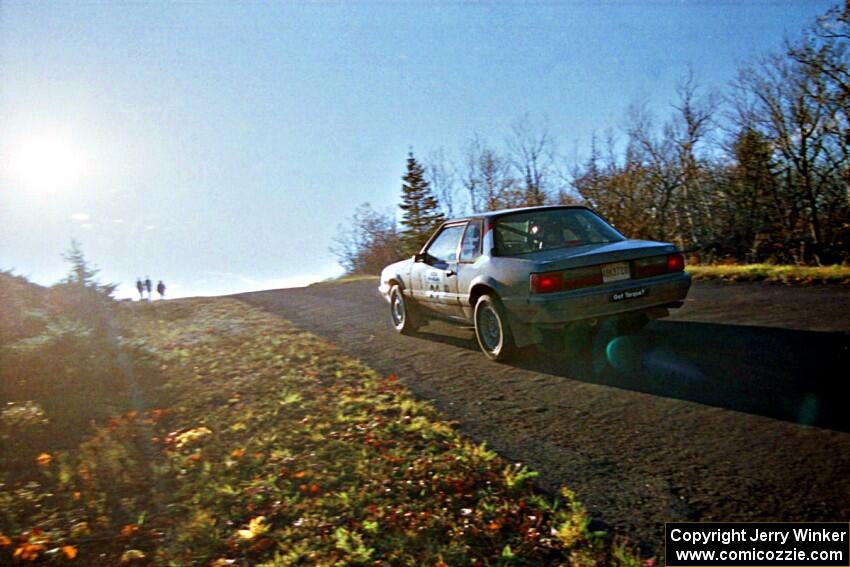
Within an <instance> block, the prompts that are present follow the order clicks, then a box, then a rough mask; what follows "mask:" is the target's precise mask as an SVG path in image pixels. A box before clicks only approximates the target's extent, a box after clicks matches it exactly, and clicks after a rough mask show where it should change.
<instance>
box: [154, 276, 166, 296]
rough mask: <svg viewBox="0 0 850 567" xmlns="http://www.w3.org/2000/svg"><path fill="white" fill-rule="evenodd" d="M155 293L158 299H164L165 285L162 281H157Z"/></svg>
mask: <svg viewBox="0 0 850 567" xmlns="http://www.w3.org/2000/svg"><path fill="white" fill-rule="evenodd" d="M156 292H157V293H158V294H159V298H160V299H164V298H165V284H164V283H163V281H162V280H159V283H158V284H156Z"/></svg>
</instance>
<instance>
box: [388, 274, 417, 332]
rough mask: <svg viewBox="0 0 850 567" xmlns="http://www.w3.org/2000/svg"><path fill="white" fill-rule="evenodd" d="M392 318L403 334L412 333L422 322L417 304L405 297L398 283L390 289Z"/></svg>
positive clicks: (397, 329) (397, 328) (395, 326)
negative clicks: (417, 310)
mask: <svg viewBox="0 0 850 567" xmlns="http://www.w3.org/2000/svg"><path fill="white" fill-rule="evenodd" d="M390 320H391V321H392V324H393V327H394V328H395V330H396V331H397V332H399V333H401V334H403V335H412V334H413V333H415V332H416V331H417V329H418V328H419V325H420V324H421V322H420V317H419V314H418V313H417V312H416V307H415V305H413V303H412V300H411V301H408V300H407V299H405V297H404V294H403V293H402V291H401V288H400V287H399V286H398V285H394V286H393V287H392V289H391V290H390Z"/></svg>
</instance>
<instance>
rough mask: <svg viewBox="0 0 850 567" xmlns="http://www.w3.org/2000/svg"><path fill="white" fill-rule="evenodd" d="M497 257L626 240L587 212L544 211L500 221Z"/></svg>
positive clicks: (576, 210) (497, 220)
mask: <svg viewBox="0 0 850 567" xmlns="http://www.w3.org/2000/svg"><path fill="white" fill-rule="evenodd" d="M494 230H495V240H496V255H497V256H518V255H520V254H530V253H532V252H540V251H542V250H553V249H556V248H567V247H571V246H581V245H583V244H599V243H603V242H619V241H620V240H625V239H624V237H623V235H622V234H620V233H619V232H617V231H616V230H615V229H614V228H613V227H612V226H611V225H609V224H608V223H606V222H605V221H604V220H602V219H601V218H599V216H597V215H596V214H594V213H593V212H591V211H589V210H587V209H543V210H536V211H529V212H527V213H513V214H509V215H505V216H503V217H499V218H498V219H496V224H495V229H494Z"/></svg>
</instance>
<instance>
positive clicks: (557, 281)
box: [531, 272, 564, 293]
mask: <svg viewBox="0 0 850 567" xmlns="http://www.w3.org/2000/svg"><path fill="white" fill-rule="evenodd" d="M563 289H564V274H562V273H561V272H549V273H548V274H531V293H552V292H555V291H563Z"/></svg>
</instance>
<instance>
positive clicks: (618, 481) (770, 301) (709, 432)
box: [238, 281, 850, 554]
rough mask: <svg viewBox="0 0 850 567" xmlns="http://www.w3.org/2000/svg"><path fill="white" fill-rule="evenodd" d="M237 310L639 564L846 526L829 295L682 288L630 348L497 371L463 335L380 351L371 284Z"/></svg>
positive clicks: (604, 347) (838, 360)
mask: <svg viewBox="0 0 850 567" xmlns="http://www.w3.org/2000/svg"><path fill="white" fill-rule="evenodd" d="M238 297H239V298H240V299H242V300H244V301H246V302H248V303H250V304H253V305H256V306H259V307H261V308H263V309H265V310H267V311H269V312H271V313H274V314H277V315H280V316H281V317H284V318H286V319H289V320H291V321H293V322H294V323H296V324H297V325H299V326H300V327H302V328H304V329H306V330H309V331H312V332H313V333H315V334H317V335H319V336H321V337H323V338H325V339H327V340H329V341H331V342H334V343H336V344H337V345H339V346H340V347H342V348H343V349H344V350H346V351H347V352H349V353H351V354H353V355H355V356H357V357H359V358H360V359H362V360H363V361H365V362H366V363H368V364H369V365H370V366H372V367H373V368H375V369H376V370H378V371H380V372H383V373H385V374H390V373H394V374H396V375H397V376H398V378H399V380H401V381H403V382H404V383H405V384H406V385H407V386H408V387H409V388H410V389H411V390H412V391H413V392H415V394H416V395H418V396H419V397H421V398H426V399H430V400H432V401H433V402H434V404H435V405H436V406H437V407H439V408H440V409H441V410H442V411H444V412H445V413H446V415H447V416H448V417H449V418H450V419H452V420H455V421H457V422H458V424H459V427H460V428H461V430H462V431H463V432H464V433H466V434H468V435H470V436H471V437H473V438H475V439H477V440H479V441H486V442H487V444H488V446H490V447H492V448H493V449H495V450H496V451H498V452H499V453H501V454H502V455H504V456H505V457H507V458H509V459H512V460H515V461H520V462H523V463H526V464H528V465H529V466H531V467H533V468H534V469H536V470H538V471H540V477H539V478H538V480H539V484H540V486H541V488H543V489H545V490H556V489H557V488H558V487H559V486H561V485H566V486H569V487H570V488H572V489H573V490H575V491H576V492H577V494H578V496H579V499H580V500H581V501H582V502H583V503H584V504H585V505H586V506H587V508H588V510H589V511H590V513H591V515H592V516H593V518H594V519H595V521H596V522H598V523H599V524H601V525H604V526H607V527H609V528H611V529H613V530H615V531H617V532H618V533H621V534H624V535H626V536H627V537H629V538H630V539H631V540H632V541H634V542H638V543H640V545H641V547H642V548H643V550H644V552H645V553H656V554H663V536H664V522H665V521H700V520H703V521H708V520H718V521H721V520H722V521H791V520H796V521H807V520H808V521H814V520H834V521H847V520H848V519H850V412H848V411H847V394H846V392H847V387H846V382H847V381H848V380H850V373H848V368H850V292H848V290H847V289H846V288H841V287H809V288H794V287H786V286H781V285H774V284H764V283H746V284H745V283H725V282H698V283H695V284H694V287H693V288H692V290H691V293H690V295H689V299H688V301H687V303H686V305H685V307H683V308H682V309H680V310H678V311H677V312H676V313H675V314H674V315H673V316H672V317H670V318H668V319H665V320H661V321H654V322H652V323H651V324H650V325H649V326H648V327H647V329H645V330H644V331H643V332H642V333H640V334H639V335H637V336H634V337H625V338H621V339H616V340H613V341H609V340H607V339H606V338H605V336H604V335H605V333H602V336H601V337H600V338H599V339H598V340H596V341H595V342H593V343H591V342H590V341H584V343H582V342H581V341H577V343H576V344H575V345H574V346H573V347H572V348H570V352H569V353H568V354H567V355H566V356H555V355H551V354H545V353H540V352H537V351H536V350H535V349H526V351H524V352H523V353H522V354H521V356H520V357H519V359H518V360H517V361H516V362H514V363H511V364H496V363H492V362H488V361H487V360H485V359H484V357H483V355H481V354H480V353H479V352H478V351H477V348H476V345H475V344H474V340H473V335H472V332H471V330H469V329H462V328H454V327H451V326H448V325H445V324H442V323H431V324H429V325H428V326H427V327H425V328H423V329H422V332H421V333H420V334H419V336H416V337H405V336H399V335H396V334H395V333H394V332H393V331H392V329H391V327H390V325H389V315H388V306H387V304H386V302H385V301H384V300H383V299H382V298H381V297H380V296H379V294H378V292H377V289H376V282H373V281H361V282H354V283H348V284H337V285H319V286H313V287H308V288H299V289H289V290H275V291H265V292H256V293H251V294H243V295H240V296H238Z"/></svg>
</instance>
